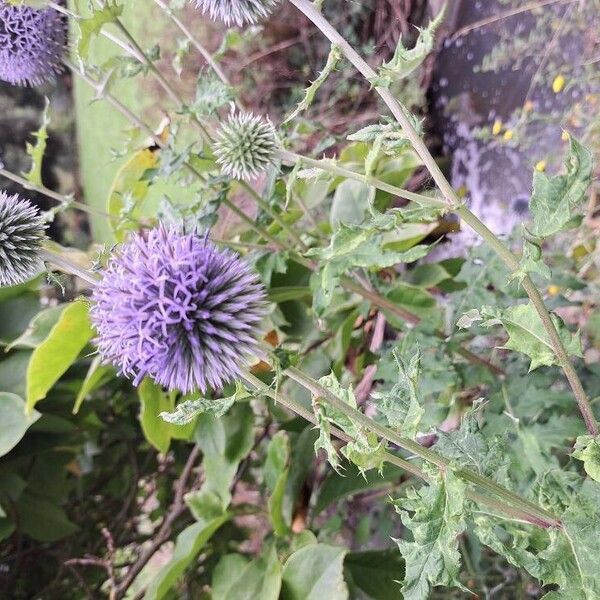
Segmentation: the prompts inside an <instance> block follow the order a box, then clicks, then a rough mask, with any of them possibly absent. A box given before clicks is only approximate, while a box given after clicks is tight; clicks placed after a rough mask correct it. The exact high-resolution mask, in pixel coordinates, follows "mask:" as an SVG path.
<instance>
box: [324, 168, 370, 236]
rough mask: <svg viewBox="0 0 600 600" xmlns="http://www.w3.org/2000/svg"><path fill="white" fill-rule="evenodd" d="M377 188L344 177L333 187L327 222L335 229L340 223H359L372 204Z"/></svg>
mask: <svg viewBox="0 0 600 600" xmlns="http://www.w3.org/2000/svg"><path fill="white" fill-rule="evenodd" d="M376 191H377V190H376V189H375V188H374V187H373V186H372V185H368V184H367V183H363V182H362V181H355V180H354V179H346V180H345V181H342V183H340V185H338V186H337V187H336V188H335V192H334V193H333V200H332V202H331V211H330V213H329V223H330V224H331V227H332V228H333V229H336V228H337V227H338V226H339V224H340V223H343V224H344V225H360V224H361V223H362V222H363V221H364V220H365V218H366V216H367V214H368V213H369V209H370V208H371V206H372V205H373V200H374V199H375V192H376Z"/></svg>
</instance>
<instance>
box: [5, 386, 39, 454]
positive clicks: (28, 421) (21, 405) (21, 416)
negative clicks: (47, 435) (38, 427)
mask: <svg viewBox="0 0 600 600" xmlns="http://www.w3.org/2000/svg"><path fill="white" fill-rule="evenodd" d="M40 416H41V415H40V413H39V412H37V411H36V410H34V411H31V412H30V413H29V414H26V413H25V401H24V400H23V398H21V397H19V396H17V395H16V394H9V393H8V392H0V456H4V455H5V454H8V453H9V452H10V451H11V450H12V449H13V448H14V447H15V446H16V445H17V444H18V443H19V442H20V441H21V439H22V438H23V436H24V435H25V432H26V431H27V430H28V429H29V427H31V425H33V424H34V423H35V422H36V421H37V420H38V419H39V418H40Z"/></svg>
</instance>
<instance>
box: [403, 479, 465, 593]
mask: <svg viewBox="0 0 600 600" xmlns="http://www.w3.org/2000/svg"><path fill="white" fill-rule="evenodd" d="M396 509H397V510H398V512H399V513H400V518H401V519H402V523H403V524H404V526H405V527H406V528H407V529H409V530H410V531H411V532H412V535H413V538H414V541H412V542H407V541H404V540H398V547H399V548H400V552H401V554H402V556H403V557H404V561H405V563H406V575H405V579H404V583H403V586H402V594H403V596H404V599H405V600H425V599H426V598H429V593H430V590H431V588H432V587H433V586H438V585H443V586H456V587H458V588H460V589H461V590H463V591H468V590H467V589H466V588H465V587H464V586H463V585H462V584H461V583H460V581H459V576H460V553H459V551H458V536H459V535H460V534H461V533H462V532H463V531H464V529H465V522H464V516H465V484H464V483H463V482H462V481H461V480H460V479H459V478H458V477H456V476H455V475H454V474H453V473H452V471H450V470H449V471H446V473H445V474H444V477H439V478H438V479H437V480H436V481H432V483H430V484H429V485H424V486H423V487H421V488H420V489H418V490H409V492H408V494H407V497H406V498H404V499H401V500H398V501H397V508H396ZM409 513H412V515H411V514H409Z"/></svg>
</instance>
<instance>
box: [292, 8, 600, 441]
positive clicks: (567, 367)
mask: <svg viewBox="0 0 600 600" xmlns="http://www.w3.org/2000/svg"><path fill="white" fill-rule="evenodd" d="M290 2H291V3H292V4H293V5H294V6H295V7H296V8H298V9H299V10H300V11H301V12H303V13H304V14H305V15H306V16H307V17H308V18H309V19H310V20H311V21H312V22H313V23H314V24H315V25H316V26H317V27H318V28H319V29H320V30H321V32H322V33H323V34H324V35H325V36H326V37H327V38H328V39H329V41H330V42H331V43H332V44H337V45H338V46H339V47H340V49H341V51H342V52H343V54H344V55H345V56H346V58H347V59H348V60H349V61H350V62H351V63H352V64H353V65H354V66H355V67H356V69H358V71H359V72H360V73H361V74H362V75H363V76H364V77H365V79H367V80H368V81H369V82H373V81H375V80H376V77H377V74H376V72H375V71H374V70H373V69H372V68H371V67H370V66H369V65H368V64H367V63H366V62H365V60H364V59H363V58H362V57H361V56H360V55H359V54H358V52H356V50H354V48H352V46H351V45H350V44H349V43H348V42H347V41H346V40H345V39H344V38H343V37H342V36H341V35H340V34H339V33H338V31H337V30H336V29H335V28H333V27H332V26H331V24H330V23H329V22H328V21H327V19H325V18H324V17H323V15H321V13H319V12H318V10H317V9H316V8H315V7H314V6H313V5H312V4H311V3H310V2H309V1H308V0H290ZM375 90H376V91H377V93H378V94H379V95H380V96H381V98H382V99H383V101H384V102H385V103H386V105H387V106H388V108H389V109H390V111H391V113H392V114H393V115H394V117H395V118H396V120H397V121H398V123H399V124H400V126H401V128H402V130H403V132H404V134H405V135H406V137H407V138H408V139H409V140H410V142H411V144H412V145H413V148H414V149H415V152H416V153H417V154H418V155H419V157H420V158H421V160H422V161H423V163H424V165H425V166H426V167H427V169H428V170H429V172H430V173H431V176H432V177H433V180H434V181H435V183H436V185H437V186H438V188H439V189H440V191H441V192H442V194H443V195H444V197H445V198H446V200H447V208H448V210H450V211H454V212H456V213H457V214H458V215H459V216H460V217H461V218H462V220H463V221H464V222H465V223H466V224H467V225H468V226H469V227H471V229H473V231H475V232H476V233H478V234H479V235H480V236H481V237H482V238H483V240H484V241H485V242H486V243H487V244H489V245H490V247H491V248H492V249H493V250H494V251H495V252H496V253H497V254H498V256H500V258H502V260H503V261H504V262H505V263H506V265H507V266H508V267H509V268H510V269H511V270H512V271H515V270H516V269H518V264H519V261H518V259H517V258H516V257H515V256H514V254H513V253H512V252H511V251H510V250H509V249H508V248H507V247H506V246H505V245H504V244H503V243H502V242H501V241H500V240H499V239H498V238H497V237H496V235H495V234H494V233H493V232H492V231H490V229H489V228H488V227H487V226H486V225H485V224H484V223H482V222H481V220H480V219H479V218H478V217H477V216H476V215H474V214H473V213H472V212H471V211H470V210H469V209H468V208H467V207H466V206H464V204H463V203H462V202H461V200H460V198H459V197H458V195H457V194H456V192H455V191H454V189H453V188H452V186H451V185H450V183H449V182H448V180H447V179H446V177H445V176H444V174H443V173H442V170H441V169H440V168H439V166H438V164H437V163H436V161H435V159H434V158H433V156H432V155H431V153H430V152H429V150H428V149H427V146H426V145H425V143H424V142H423V140H422V139H421V137H420V136H419V134H418V132H417V131H416V129H415V128H414V126H413V125H412V123H411V121H410V119H409V118H408V116H407V114H406V113H405V111H404V109H403V108H402V106H401V105H400V103H399V102H398V101H397V100H396V98H395V97H394V96H393V95H392V93H391V92H390V91H389V89H387V88H385V87H381V86H376V87H375ZM522 285H523V289H524V290H525V292H526V293H527V295H528V296H529V298H530V300H531V302H532V304H533V306H534V308H535V310H536V311H537V313H538V315H539V316H540V319H541V321H542V324H543V326H544V329H545V330H546V333H547V334H548V336H549V338H550V341H551V343H552V348H553V350H554V353H555V354H556V357H557V359H558V362H559V364H560V366H561V367H562V369H563V371H564V372H565V375H566V377H567V380H568V381H569V384H570V385H571V389H572V390H573V394H574V396H575V399H576V401H577V404H578V406H579V410H580V412H581V414H582V416H583V419H584V421H585V425H586V427H587V429H588V431H589V433H590V434H591V435H593V436H597V435H598V433H599V427H598V422H597V421H596V419H595V417H594V413H593V411H592V407H591V404H590V400H589V398H588V397H587V394H586V393H585V390H584V389H583V386H582V385H581V381H580V379H579V377H578V375H577V373H576V371H575V369H574V368H573V365H572V363H571V360H570V358H569V355H568V353H567V351H566V349H565V347H564V344H563V343H562V340H561V339H560V337H559V335H558V332H557V330H556V327H555V326H554V323H553V322H552V319H551V318H550V313H549V312H548V309H547V308H546V305H545V304H544V301H543V299H542V297H541V295H540V293H539V291H538V290H537V288H536V287H535V285H534V283H533V281H532V280H531V278H530V277H529V276H526V277H525V278H524V280H523V284H522Z"/></svg>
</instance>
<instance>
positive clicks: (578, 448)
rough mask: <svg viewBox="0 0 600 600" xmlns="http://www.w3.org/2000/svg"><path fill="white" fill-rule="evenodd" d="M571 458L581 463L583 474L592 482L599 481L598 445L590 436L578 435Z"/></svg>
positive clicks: (599, 454) (599, 456)
mask: <svg viewBox="0 0 600 600" xmlns="http://www.w3.org/2000/svg"><path fill="white" fill-rule="evenodd" d="M572 456H573V458H576V459H577V460H581V461H583V468H584V469H585V472H586V473H587V474H588V475H589V476H590V477H591V478H592V479H593V480H594V481H600V443H599V440H598V438H594V437H592V436H591V435H580V436H579V437H578V438H577V441H576V442H575V450H574V452H573V454H572Z"/></svg>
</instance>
